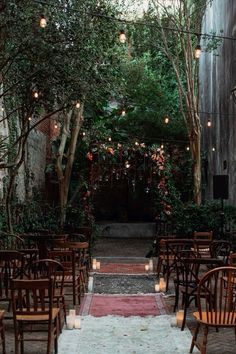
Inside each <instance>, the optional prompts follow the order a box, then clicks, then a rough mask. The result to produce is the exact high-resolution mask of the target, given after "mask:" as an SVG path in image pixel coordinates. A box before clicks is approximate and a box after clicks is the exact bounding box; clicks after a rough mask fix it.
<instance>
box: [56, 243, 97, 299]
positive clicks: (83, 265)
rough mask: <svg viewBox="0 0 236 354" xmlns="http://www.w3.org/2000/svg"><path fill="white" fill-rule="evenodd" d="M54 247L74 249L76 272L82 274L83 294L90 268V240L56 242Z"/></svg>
mask: <svg viewBox="0 0 236 354" xmlns="http://www.w3.org/2000/svg"><path fill="white" fill-rule="evenodd" d="M54 247H56V248H59V249H61V250H64V249H68V250H74V251H75V255H76V264H77V268H76V272H77V274H79V276H80V284H81V294H83V293H85V291H86V290H87V283H88V273H89V269H90V260H89V258H90V255H89V243H88V242H56V243H55V244H54Z"/></svg>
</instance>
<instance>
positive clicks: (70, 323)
mask: <svg viewBox="0 0 236 354" xmlns="http://www.w3.org/2000/svg"><path fill="white" fill-rule="evenodd" d="M74 324H75V319H74V318H73V316H67V317H66V328H67V329H73V328H74Z"/></svg>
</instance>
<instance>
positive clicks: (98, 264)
mask: <svg viewBox="0 0 236 354" xmlns="http://www.w3.org/2000/svg"><path fill="white" fill-rule="evenodd" d="M100 267H101V262H98V261H97V263H96V268H97V269H100Z"/></svg>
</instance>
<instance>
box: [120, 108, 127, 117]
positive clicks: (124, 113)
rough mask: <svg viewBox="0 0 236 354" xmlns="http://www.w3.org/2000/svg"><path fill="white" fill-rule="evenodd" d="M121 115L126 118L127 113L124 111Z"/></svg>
mask: <svg viewBox="0 0 236 354" xmlns="http://www.w3.org/2000/svg"><path fill="white" fill-rule="evenodd" d="M121 115H122V117H124V116H125V115H126V112H125V110H124V109H123V110H122V112H121Z"/></svg>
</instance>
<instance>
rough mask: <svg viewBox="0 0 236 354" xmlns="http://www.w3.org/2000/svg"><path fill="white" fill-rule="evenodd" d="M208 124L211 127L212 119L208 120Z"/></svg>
mask: <svg viewBox="0 0 236 354" xmlns="http://www.w3.org/2000/svg"><path fill="white" fill-rule="evenodd" d="M207 126H208V127H211V121H210V119H208V121H207Z"/></svg>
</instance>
